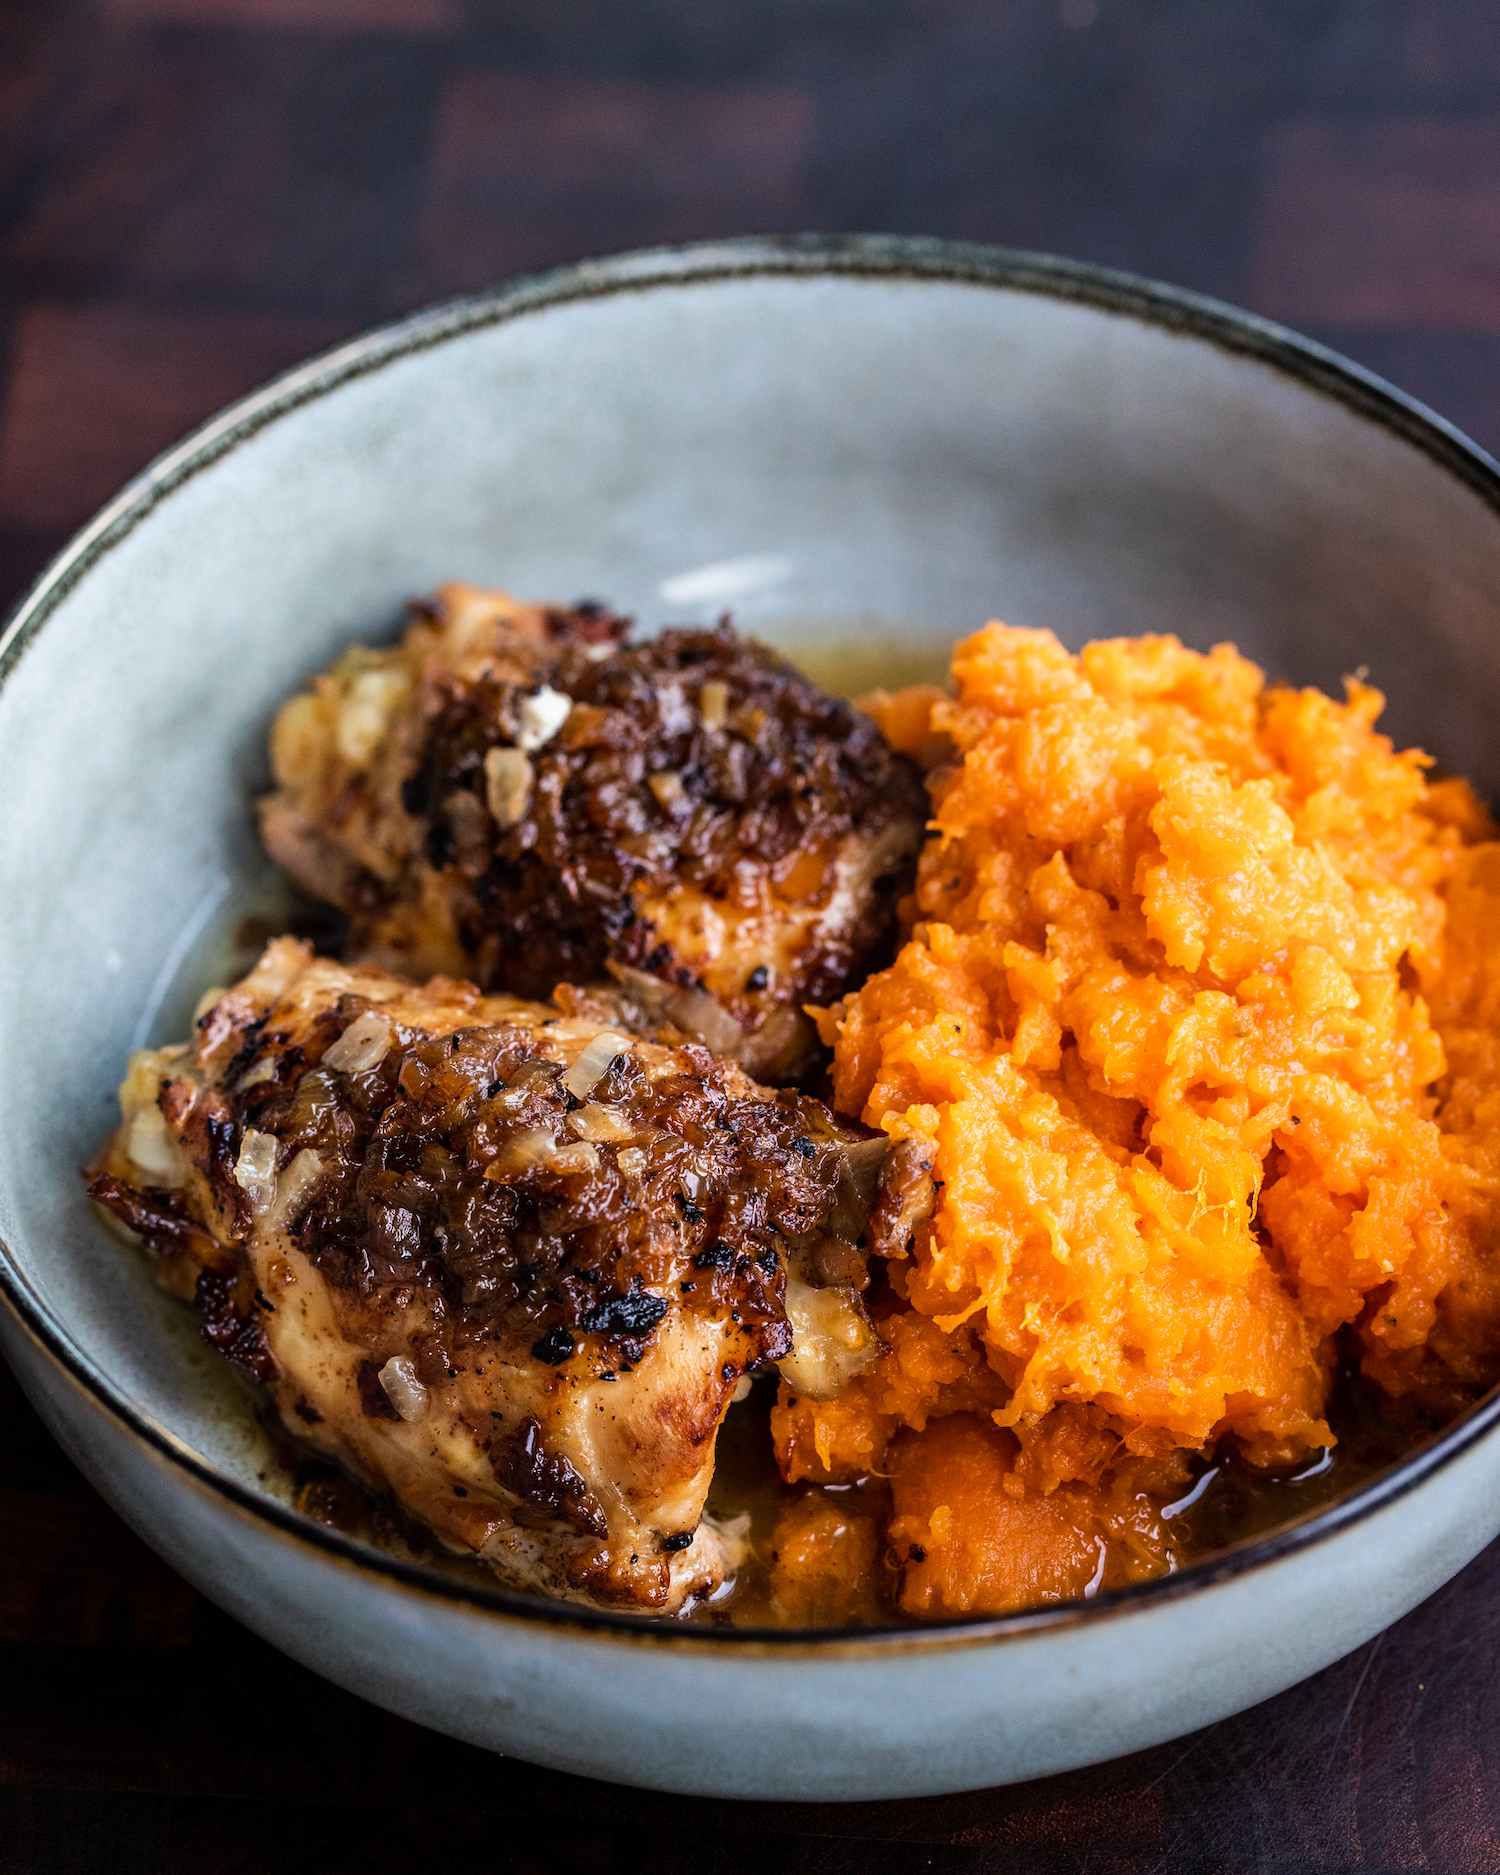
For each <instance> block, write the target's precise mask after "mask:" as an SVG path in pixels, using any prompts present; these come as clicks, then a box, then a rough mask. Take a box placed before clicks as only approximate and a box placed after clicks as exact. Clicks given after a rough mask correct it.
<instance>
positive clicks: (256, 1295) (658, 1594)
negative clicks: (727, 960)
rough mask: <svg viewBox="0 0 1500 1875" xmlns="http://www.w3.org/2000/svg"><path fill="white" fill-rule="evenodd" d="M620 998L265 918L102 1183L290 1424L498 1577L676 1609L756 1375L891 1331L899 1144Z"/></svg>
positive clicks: (129, 1109) (697, 1566)
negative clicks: (872, 1280) (880, 1293)
mask: <svg viewBox="0 0 1500 1875" xmlns="http://www.w3.org/2000/svg"><path fill="white" fill-rule="evenodd" d="M622 1009H623V1010H625V1012H626V1013H627V1014H628V1013H629V1012H628V1006H627V1005H626V1003H625V1002H624V1000H623V999H621V1001H620V1002H618V1003H617V1004H616V1005H615V1006H614V1007H613V1008H612V1007H611V1006H609V1004H608V1003H607V1002H605V1001H603V1000H601V999H599V998H596V997H592V996H588V995H585V994H583V993H581V992H578V991H575V990H570V989H568V988H567V987H566V986H564V987H563V988H562V989H560V990H559V991H558V992H557V996H556V999H555V1003H554V1005H553V1006H548V1005H544V1004H539V1003H533V1002H523V1001H521V1000H519V999H516V998H513V997H509V996H494V997H484V996H482V995H481V994H480V993H479V992H478V990H476V989H475V988H474V987H473V986H472V985H471V984H468V983H463V982H458V981H455V980H453V979H450V978H445V977H441V976H439V977H435V978H434V979H433V980H432V981H431V982H429V983H428V984H427V985H426V986H425V987H423V988H414V987H412V986H410V985H408V984H405V983H402V982H400V981H398V980H397V979H395V978H393V977H391V976H388V975H386V974H385V973H384V972H382V971H379V970H376V969H374V968H371V967H367V966H355V967H347V966H344V965H341V964H337V963H333V962H330V961H328V960H325V959H320V958H315V957H314V956H313V954H312V951H311V949H310V947H309V946H307V945H306V944H303V943H299V942H298V941H296V940H293V939H290V938H279V939H277V940H275V941H274V942H273V943H271V944H270V945H269V946H268V947H267V949H266V951H265V952H264V954H263V956H262V957H261V959H260V961H259V963H258V964H257V965H256V967H255V969H254V970H253V971H252V972H251V974H250V975H249V976H248V977H246V978H245V979H244V980H243V981H242V982H241V983H240V984H238V985H237V986H236V987H235V988H234V989H232V990H228V991H225V992H222V993H217V994H216V996H215V999H214V1000H213V1001H212V1002H211V1004H210V1005H209V1006H208V1007H207V1009H206V1010H205V1011H204V1012H203V1013H202V1015H201V1016H200V1018H199V1020H198V1022H197V1025H196V1028H195V1032H194V1036H193V1040H192V1042H191V1044H189V1045H186V1046H181V1047H177V1048H167V1049H162V1050H157V1051H143V1052H142V1053H140V1054H138V1055H136V1056H135V1057H133V1058H132V1062H131V1067H130V1072H129V1074H128V1076H127V1079H126V1081H125V1083H124V1085H123V1087H122V1089H121V1105H122V1111H123V1124H122V1126H121V1128H120V1130H119V1131H118V1132H117V1133H116V1134H115V1135H114V1136H113V1137H112V1139H111V1141H110V1143H109V1145H108V1146H107V1147H106V1149H105V1152H104V1154H103V1155H102V1157H101V1159H100V1161H99V1162H98V1164H97V1165H96V1166H95V1167H94V1168H93V1175H92V1181H91V1183H90V1187H89V1189H90V1194H91V1195H92V1196H93V1197H94V1198H95V1199H96V1200H97V1201H98V1202H99V1203H100V1204H102V1205H104V1206H105V1207H107V1208H108V1209H109V1210H110V1211H111V1212H112V1213H114V1215H115V1216H116V1218H118V1219H119V1220H120V1221H121V1222H123V1223H124V1224H125V1225H127V1226H128V1227H129V1229H130V1230H131V1231H133V1232H134V1233H135V1234H136V1235H137V1236H138V1237H140V1238H141V1239H142V1240H144V1242H145V1243H146V1245H147V1246H148V1247H149V1248H150V1249H152V1250H153V1251H154V1252H155V1253H156V1254H157V1256H158V1258H159V1266H160V1270H161V1273H162V1275H163V1277H164V1279H165V1280H166V1281H167V1282H168V1285H169V1286H170V1287H174V1288H175V1289H177V1290H178V1292H179V1293H183V1294H192V1295H193V1296H194V1297H195V1299H196V1302H197V1305H198V1308H199V1311H200V1313H201V1315H202V1317H203V1333H204V1336H205V1338H206V1339H207V1340H208V1341H209V1342H210V1343H211V1344H212V1345H213V1346H215V1347H217V1348H219V1349H220V1350H221V1351H222V1352H223V1353H224V1354H225V1355H226V1356H227V1357H228V1358H229V1359H230V1360H231V1361H233V1362H234V1363H235V1365H236V1366H237V1367H238V1368H239V1369H240V1370H241V1371H242V1372H243V1373H244V1374H246V1375H247V1376H248V1377H249V1378H251V1379H252V1380H254V1381H257V1382H260V1383H262V1384H263V1385H264V1386H265V1387H266V1388H267V1389H268V1390H269V1394H270V1397H271V1399H272V1400H273V1401H274V1403H275V1406H276V1408H277V1409H278V1410H279V1412H280V1414H281V1417H282V1419H283V1421H284V1422H285V1424H286V1426H287V1427H288V1429H289V1430H290V1431H291V1432H292V1433H294V1434H295V1436H296V1437H297V1438H298V1439H299V1440H300V1441H301V1442H302V1443H303V1444H305V1445H309V1446H311V1447H313V1448H314V1449H316V1450H318V1451H320V1452H321V1453H323V1454H325V1455H326V1456H328V1457H330V1458H332V1459H334V1460H335V1461H337V1462H338V1463H340V1464H342V1465H343V1466H345V1467H346V1468H348V1469H349V1470H351V1471H353V1472H354V1473H355V1474H356V1475H358V1476H359V1477H361V1478H362V1479H364V1480H365V1481H366V1482H367V1483H369V1484H372V1485H374V1486H375V1487H377V1488H378V1489H381V1490H384V1491H388V1492H389V1493H390V1494H391V1495H392V1496H393V1497H394V1498H395V1499H396V1501H397V1502H398V1503H399V1504H400V1505H401V1506H402V1507H403V1508H404V1509H405V1510H406V1511H407V1512H408V1513H410V1514H411V1515H412V1516H413V1517H414V1518H415V1519H417V1520H418V1521H420V1522H421V1523H422V1524H424V1525H426V1526H427V1527H428V1528H429V1529H430V1530H431V1531H433V1532H434V1533H435V1534H436V1535H437V1537H438V1538H439V1539H440V1540H442V1541H443V1542H444V1543H445V1544H447V1545H449V1546H450V1547H453V1548H456V1549H466V1550H469V1551H472V1552H474V1553H476V1554H477V1555H478V1556H479V1557H481V1558H482V1559H483V1560H484V1561H486V1562H488V1563H489V1564H491V1565H492V1566H493V1567H494V1568H495V1569H496V1570H497V1571H498V1572H499V1573H500V1574H501V1575H502V1577H504V1578H506V1579H508V1580H510V1581H512V1582H514V1583H517V1584H524V1585H529V1586H535V1587H540V1588H543V1589H545V1590H547V1591H549V1592H551V1593H554V1594H560V1595H563V1596H566V1597H569V1598H571V1599H575V1600H580V1601H587V1602H592V1603H596V1604H600V1605H609V1606H615V1607H625V1608H631V1609H638V1610H640V1611H643V1612H657V1613H670V1612H674V1611H678V1610H680V1609H682V1608H683V1606H684V1605H685V1604H687V1603H689V1602H690V1601H691V1600H693V1599H694V1598H696V1597H702V1596H708V1595H711V1594H713V1593H714V1592H715V1591H716V1590H717V1589H718V1588H719V1587H720V1585H721V1584H723V1583H724V1581H725V1580H726V1578H727V1576H728V1575H729V1574H730V1573H731V1572H732V1566H733V1556H732V1554H731V1553H730V1552H731V1551H732V1549H733V1544H732V1543H730V1542H726V1540H725V1539H724V1538H723V1537H722V1535H721V1533H719V1532H718V1531H716V1530H715V1529H713V1528H712V1527H711V1526H710V1525H709V1524H707V1523H706V1522H704V1521H703V1504H704V1497H705V1494H706V1491H707V1489H708V1484H709V1481H710V1477H711V1475H712V1470H713V1458H714V1443H715V1438H716V1435H717V1431H718V1427H719V1424H720V1421H721V1419H722V1417H723V1415H724V1412H725V1410H726V1408H727V1407H728V1405H729V1403H730V1401H731V1399H732V1397H733V1395H734V1393H735V1390H736V1387H737V1386H738V1384H739V1382H740V1380H741V1377H742V1376H743V1375H745V1374H747V1373H749V1372H752V1371H753V1370H755V1369H756V1368H758V1367H763V1366H766V1365H768V1364H769V1363H772V1362H777V1361H780V1362H782V1363H783V1364H784V1367H785V1370H786V1371H787V1372H789V1373H791V1374H794V1375H797V1376H798V1384H799V1385H801V1386H803V1387H804V1389H809V1388H810V1389H812V1390H816V1389H818V1388H820V1387H821V1389H822V1390H823V1391H824V1393H825V1394H827V1393H833V1392H836V1391H837V1390H838V1388H839V1387H840V1385H841V1384H842V1383H843V1381H844V1380H845V1379H846V1378H847V1377H848V1376H849V1375H850V1374H851V1373H853V1372H856V1371H858V1369H859V1368H860V1367H861V1366H863V1365H864V1364H866V1363H867V1362H868V1360H870V1359H872V1358H873V1357H874V1354H875V1353H876V1351H877V1350H876V1344H875V1339H874V1335H873V1331H872V1330H871V1329H870V1327H869V1324H868V1321H867V1319H866V1318H865V1316H864V1314H863V1310H862V1307H861V1305H860V1303H859V1299H858V1290H859V1289H860V1288H862V1287H863V1284H864V1281H865V1277H864V1268H863V1258H862V1255H861V1254H860V1252H859V1250H858V1249H857V1248H856V1245H855V1240H856V1239H857V1238H858V1237H859V1236H860V1234H861V1233H862V1231H863V1230H864V1227H865V1224H866V1222H867V1221H868V1217H869V1214H870V1209H871V1206H872V1204H873V1203H875V1202H877V1201H878V1198H879V1192H878V1179H879V1175H880V1170H881V1161H882V1160H883V1158H884V1157H885V1142H884V1140H883V1139H881V1138H872V1137H870V1136H868V1135H867V1134H866V1132H865V1129H863V1128H861V1127H859V1126H858V1125H856V1124H853V1123H849V1122H844V1121H840V1120H838V1119H836V1118H835V1117H834V1116H833V1115H832V1114H831V1113H830V1112H829V1111H828V1110H827V1109H826V1108H825V1107H823V1106H822V1105H821V1104H820V1103H819V1102H817V1101H815V1100H812V1099H810V1098H808V1097H807V1096H799V1095H796V1094H781V1095H774V1094H771V1093H769V1092H767V1091H766V1090H765V1089H764V1088H762V1087H759V1086H757V1085H756V1084H755V1083H754V1082H752V1081H751V1080H750V1079H749V1078H748V1077H747V1075H746V1074H745V1072H744V1071H743V1069H742V1068H740V1067H739V1066H738V1065H737V1064H736V1063H733V1062H725V1061H721V1060H716V1059H715V1058H714V1057H713V1056H712V1055H711V1054H710V1053H709V1052H708V1050H706V1049H705V1048H703V1047H701V1046H699V1045H697V1044H693V1043H683V1042H681V1041H680V1040H679V1041H678V1042H676V1043H675V1044H672V1045H663V1044H660V1043H657V1042H653V1041H651V1040H649V1039H645V1038H643V1037H641V1036H639V1035H634V1034H631V1033H629V1032H627V1030H626V1029H625V1028H624V1027H623V1025H622V1021H621V1011H622Z"/></svg>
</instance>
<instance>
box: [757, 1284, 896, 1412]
mask: <svg viewBox="0 0 1500 1875" xmlns="http://www.w3.org/2000/svg"><path fill="white" fill-rule="evenodd" d="M783 1306H784V1307H785V1309H786V1318H787V1321H788V1322H789V1323H790V1324H791V1329H792V1351H791V1353H790V1354H788V1355H787V1356H786V1358H785V1359H784V1360H782V1361H780V1362H778V1363H777V1365H778V1366H779V1367H780V1368H781V1371H782V1374H783V1375H784V1376H785V1378H786V1380H787V1381H788V1383H789V1384H790V1386H791V1387H792V1389H793V1390H794V1391H795V1392H797V1393H800V1394H803V1395H804V1396H805V1397H806V1398H807V1399H809V1400H834V1399H837V1398H838V1396H839V1394H840V1393H842V1392H843V1390H844V1388H845V1387H846V1386H847V1385H848V1383H849V1382H850V1381H851V1380H852V1379H853V1378H854V1376H855V1375H856V1374H859V1373H863V1371H864V1370H865V1368H867V1367H868V1366H869V1365H870V1363H871V1362H872V1361H873V1360H874V1359H875V1358H876V1356H877V1355H878V1354H879V1352H880V1342H879V1339H878V1338H877V1336H876V1334H875V1330H874V1329H873V1328H872V1327H871V1326H870V1320H869V1317H868V1316H867V1315H866V1314H865V1312H864V1309H863V1308H862V1307H861V1306H860V1302H859V1298H858V1296H856V1295H855V1293H854V1291H853V1290H852V1289H850V1288H848V1287H847V1286H845V1285H842V1284H841V1285H839V1286H837V1287H835V1288H830V1289H814V1288H812V1287H811V1286H810V1285H809V1284H807V1283H804V1282H800V1281H799V1280H798V1279H797V1278H796V1277H795V1276H788V1277H787V1279H786V1294H785V1299H784V1303H783Z"/></svg>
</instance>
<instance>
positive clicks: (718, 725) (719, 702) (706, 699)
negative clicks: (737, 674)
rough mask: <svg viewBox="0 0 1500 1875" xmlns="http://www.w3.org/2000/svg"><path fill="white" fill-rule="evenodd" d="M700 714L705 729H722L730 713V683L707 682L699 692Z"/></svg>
mask: <svg viewBox="0 0 1500 1875" xmlns="http://www.w3.org/2000/svg"><path fill="white" fill-rule="evenodd" d="M698 714H699V715H700V716H701V717H702V718H703V727H704V728H705V729H722V728H723V727H724V718H725V717H726V716H727V715H728V714H729V686H728V684H720V683H707V684H705V685H704V686H703V688H702V689H701V690H700V691H699V692H698Z"/></svg>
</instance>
